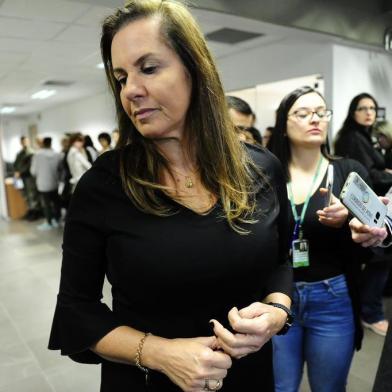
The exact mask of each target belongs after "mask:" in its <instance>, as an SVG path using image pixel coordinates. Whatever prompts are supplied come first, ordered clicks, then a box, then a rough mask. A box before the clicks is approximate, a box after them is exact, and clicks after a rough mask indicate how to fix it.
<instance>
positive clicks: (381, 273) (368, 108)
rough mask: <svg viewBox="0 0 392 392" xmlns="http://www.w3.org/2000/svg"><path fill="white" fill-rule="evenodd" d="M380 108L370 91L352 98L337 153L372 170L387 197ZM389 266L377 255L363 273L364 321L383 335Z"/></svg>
mask: <svg viewBox="0 0 392 392" xmlns="http://www.w3.org/2000/svg"><path fill="white" fill-rule="evenodd" d="M377 108H378V104H377V101H376V100H375V99H374V98H373V97H372V96H371V95H370V94H367V93H361V94H359V95H357V96H355V97H354V98H353V99H352V101H351V103H350V106H349V109H348V113H347V117H346V119H345V120H344V122H343V126H342V128H341V129H340V131H339V133H338V134H337V137H336V142H335V153H336V155H339V156H342V157H348V158H351V159H355V160H357V161H358V162H360V163H362V164H363V165H364V166H365V168H366V169H367V170H368V172H369V175H370V181H371V184H372V186H373V189H374V191H375V192H376V193H377V194H378V195H382V196H383V195H385V194H386V192H388V190H389V189H390V187H391V186H392V174H391V172H389V169H387V168H386V166H385V160H384V157H383V156H382V154H381V153H380V152H379V151H377V150H376V149H375V148H374V146H373V143H372V139H371V135H372V133H373V126H374V124H375V122H376V118H377ZM389 269H390V267H389V263H388V261H386V260H385V257H384V256H383V255H378V254H375V255H374V257H373V258H372V260H370V261H369V262H368V263H367V264H366V266H365V268H364V270H363V273H362V289H361V303H362V306H361V307H362V309H361V313H362V322H363V325H364V326H365V327H366V328H369V329H370V330H372V331H373V332H375V333H377V334H378V335H381V336H385V334H386V332H387V329H388V321H387V320H386V319H385V315H384V310H383V302H382V295H383V291H384V287H385V285H386V282H387V279H388V274H389Z"/></svg>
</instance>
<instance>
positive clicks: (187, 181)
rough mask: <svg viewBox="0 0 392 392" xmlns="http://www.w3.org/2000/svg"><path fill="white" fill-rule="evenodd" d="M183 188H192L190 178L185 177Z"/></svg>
mask: <svg viewBox="0 0 392 392" xmlns="http://www.w3.org/2000/svg"><path fill="white" fill-rule="evenodd" d="M185 187H186V188H188V189H189V188H193V181H192V178H190V177H185Z"/></svg>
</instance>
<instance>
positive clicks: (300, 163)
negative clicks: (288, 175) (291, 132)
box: [289, 146, 322, 173]
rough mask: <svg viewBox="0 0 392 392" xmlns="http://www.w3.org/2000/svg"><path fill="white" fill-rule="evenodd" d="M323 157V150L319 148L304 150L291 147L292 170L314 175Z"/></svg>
mask: <svg viewBox="0 0 392 392" xmlns="http://www.w3.org/2000/svg"><path fill="white" fill-rule="evenodd" d="M321 157H322V154H321V150H320V148H319V147H317V148H304V147H298V146H291V161H290V163H289V168H290V169H295V170H301V171H303V172H308V173H313V172H314V171H315V170H316V167H317V165H318V163H319V161H320V158H321Z"/></svg>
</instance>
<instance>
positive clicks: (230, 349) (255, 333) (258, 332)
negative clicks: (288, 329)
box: [211, 302, 287, 359]
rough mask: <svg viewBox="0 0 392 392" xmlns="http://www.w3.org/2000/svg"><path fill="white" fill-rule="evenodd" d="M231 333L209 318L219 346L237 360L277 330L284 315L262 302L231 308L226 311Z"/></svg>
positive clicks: (283, 319) (256, 349) (265, 340)
mask: <svg viewBox="0 0 392 392" xmlns="http://www.w3.org/2000/svg"><path fill="white" fill-rule="evenodd" d="M228 318H229V322H230V326H231V328H232V329H233V332H231V331H229V330H228V329H227V328H225V327H224V326H223V325H222V324H221V323H220V322H219V321H217V320H211V322H212V323H213V324H214V333H215V335H216V337H217V339H218V347H219V348H220V349H221V350H223V351H224V352H225V353H227V354H229V355H230V356H231V357H233V358H236V359H239V358H242V357H244V356H246V355H248V354H250V353H254V352H256V351H258V350H260V348H261V347H262V346H263V345H264V344H265V343H266V342H268V340H270V339H271V337H272V336H274V335H275V334H276V333H277V332H279V331H280V330H281V329H282V327H283V325H284V323H285V321H286V319H287V314H286V312H284V311H283V310H281V309H278V308H275V307H273V306H271V305H266V304H264V303H261V302H255V303H253V304H251V305H249V306H247V307H246V308H243V309H241V310H238V309H237V308H235V307H234V308H233V309H231V310H230V312H229V314H228Z"/></svg>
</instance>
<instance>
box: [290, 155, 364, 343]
mask: <svg viewBox="0 0 392 392" xmlns="http://www.w3.org/2000/svg"><path fill="white" fill-rule="evenodd" d="M331 163H332V165H333V166H334V182H333V194H334V195H335V196H336V197H339V194H340V192H341V190H342V188H343V185H344V182H345V181H346V178H347V176H348V175H349V173H350V172H352V171H355V172H357V173H358V174H359V175H360V176H361V177H362V178H363V179H364V180H365V181H366V182H369V176H368V173H367V171H366V169H365V168H364V167H363V166H362V165H361V164H360V163H359V162H357V161H354V160H352V159H336V160H332V161H331ZM325 184H326V175H325V176H324V178H323V180H322V182H321V186H325ZM324 205H325V198H324V197H323V196H321V194H320V192H318V191H316V192H315V193H314V194H313V195H312V197H311V198H310V200H309V205H308V208H307V210H306V214H305V219H304V224H303V232H304V238H305V239H307V240H308V241H309V267H300V268H294V280H295V281H296V282H300V281H302V282H316V281H320V280H324V279H328V278H332V277H334V276H337V275H341V274H344V275H346V280H347V283H348V286H349V292H350V296H351V299H352V304H353V309H354V316H355V321H356V347H357V348H359V347H360V344H361V339H362V328H361V325H360V319H359V279H360V271H361V263H362V262H365V261H367V260H368V259H369V258H370V257H371V255H372V253H371V252H370V251H369V250H366V249H364V248H362V247H361V246H359V245H356V244H355V243H354V242H353V241H352V239H351V232H350V228H349V226H348V222H347V224H346V225H344V226H343V227H342V228H341V229H336V228H331V227H328V226H325V225H323V224H321V223H320V222H319V220H318V215H317V214H316V211H317V210H321V209H323V208H324ZM302 208H303V204H301V205H297V212H298V214H300V213H301V211H302ZM293 231H294V217H293V214H292V212H291V209H290V212H289V233H293ZM291 236H292V235H291Z"/></svg>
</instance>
